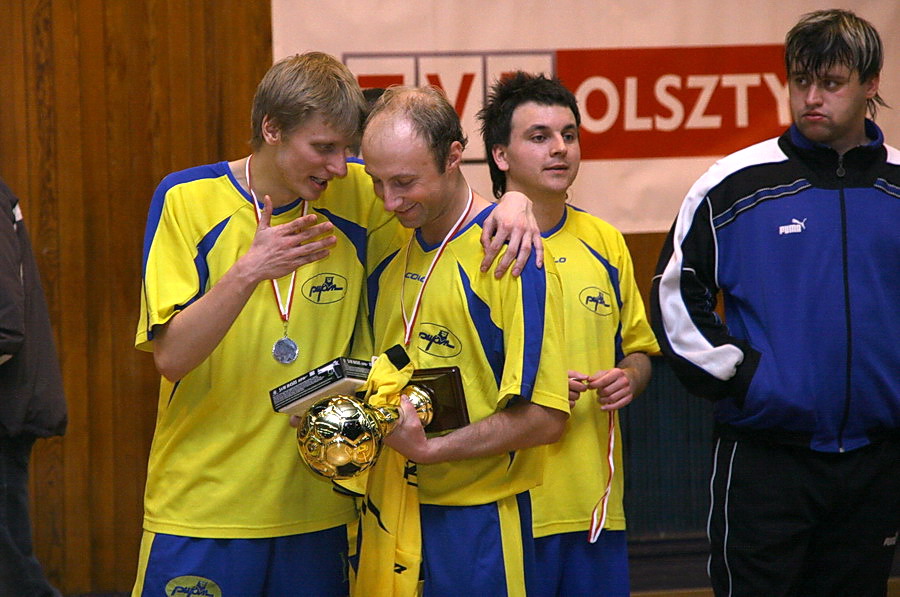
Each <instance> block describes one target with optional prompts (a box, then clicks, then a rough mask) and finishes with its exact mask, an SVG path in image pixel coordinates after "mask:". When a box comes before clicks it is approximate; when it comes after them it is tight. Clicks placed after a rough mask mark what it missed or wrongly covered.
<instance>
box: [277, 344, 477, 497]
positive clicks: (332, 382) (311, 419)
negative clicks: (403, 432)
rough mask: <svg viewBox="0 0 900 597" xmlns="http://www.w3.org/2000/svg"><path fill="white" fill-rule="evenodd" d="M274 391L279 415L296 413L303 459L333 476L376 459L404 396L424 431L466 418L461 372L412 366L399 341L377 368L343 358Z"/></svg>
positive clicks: (345, 474) (445, 427) (358, 469)
mask: <svg viewBox="0 0 900 597" xmlns="http://www.w3.org/2000/svg"><path fill="white" fill-rule="evenodd" d="M357 390H360V391H357ZM269 395H270V398H271V400H272V408H273V409H274V410H275V411H276V412H279V413H286V414H292V415H296V417H299V421H300V422H299V425H297V444H298V445H297V447H298V449H299V451H300V455H301V456H302V458H303V461H304V462H306V464H307V465H308V466H309V468H310V469H312V471H313V472H315V473H316V474H318V475H322V476H323V477H327V478H329V479H336V480H341V479H349V478H352V477H355V476H357V475H359V474H360V473H362V472H363V471H364V470H366V469H367V468H369V467H371V466H372V464H374V463H375V461H376V460H377V458H378V455H379V454H380V453H381V446H382V441H383V440H384V438H385V437H386V436H388V435H389V434H390V433H391V431H393V430H394V428H395V427H396V426H397V424H398V423H400V422H401V416H402V411H401V409H400V400H399V397H400V396H401V395H405V396H406V397H407V398H409V400H410V402H411V403H412V405H413V407H415V409H416V413H417V414H418V416H419V420H420V421H421V422H422V426H423V427H425V431H426V432H427V433H438V432H442V431H447V430H450V429H456V428H458V427H462V426H464V425H467V424H468V423H469V414H468V409H467V408H466V401H465V395H464V393H463V389H462V377H461V376H460V372H459V369H458V368H457V367H437V368H432V369H416V370H413V367H412V364H411V363H410V360H409V356H408V355H407V354H406V352H405V350H404V349H403V348H402V347H401V346H399V345H397V346H394V347H392V348H389V349H388V350H387V351H385V353H384V354H383V355H381V356H380V357H379V358H378V359H376V360H375V364H374V365H373V364H372V363H370V362H368V361H361V360H358V359H351V358H347V357H339V358H337V359H335V360H333V361H331V362H328V363H325V364H323V365H321V366H319V367H317V368H316V369H313V370H312V371H309V372H307V373H304V374H303V375H301V376H299V377H297V378H296V379H293V380H291V381H289V382H287V383H285V384H283V385H281V386H279V387H277V388H275V389H273V390H272V391H271V392H269ZM361 395H364V396H365V398H361V397H358V396H361ZM295 424H296V423H295Z"/></svg>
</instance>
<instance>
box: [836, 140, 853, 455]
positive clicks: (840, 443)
mask: <svg viewBox="0 0 900 597" xmlns="http://www.w3.org/2000/svg"><path fill="white" fill-rule="evenodd" d="M835 174H837V177H838V178H839V179H843V178H844V176H845V175H846V174H847V171H846V170H845V169H844V156H843V155H839V156H838V166H837V170H836V171H835ZM840 182H841V185H840V193H841V250H842V251H843V270H844V271H843V275H844V318H845V325H846V329H847V370H846V380H845V382H844V413H843V416H842V417H841V424H840V427H839V428H838V436H837V440H838V451H840V452H844V429H845V428H846V427H847V419H848V418H849V416H850V371H851V365H852V362H851V361H852V355H853V333H852V331H853V330H852V324H851V318H850V276H849V273H848V271H847V270H848V268H849V264H848V263H847V259H848V251H847V203H846V197H845V196H844V181H843V180H841V181H840Z"/></svg>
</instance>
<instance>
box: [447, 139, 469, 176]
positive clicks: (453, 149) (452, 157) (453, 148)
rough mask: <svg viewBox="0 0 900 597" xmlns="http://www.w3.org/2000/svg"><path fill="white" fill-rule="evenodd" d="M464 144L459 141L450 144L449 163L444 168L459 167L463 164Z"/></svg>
mask: <svg viewBox="0 0 900 597" xmlns="http://www.w3.org/2000/svg"><path fill="white" fill-rule="evenodd" d="M463 149H464V148H463V145H462V143H460V142H459V141H454V142H453V143H451V144H450V151H448V152H447V164H446V168H444V170H445V171H446V170H452V169H453V168H456V169H459V167H460V166H461V165H462V154H463Z"/></svg>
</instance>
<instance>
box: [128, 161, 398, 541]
mask: <svg viewBox="0 0 900 597" xmlns="http://www.w3.org/2000/svg"><path fill="white" fill-rule="evenodd" d="M302 209H303V207H302V201H300V200H297V201H295V202H293V203H291V204H289V205H287V206H284V207H282V208H279V209H277V210H276V211H275V213H274V214H273V216H272V225H273V226H274V225H278V224H282V223H285V222H288V221H291V220H293V219H295V218H297V217H299V216H300V215H301V214H302ZM254 212H255V210H254V206H253V204H252V199H251V198H250V196H249V194H248V193H247V192H246V191H244V190H243V189H242V187H241V186H240V185H239V184H238V183H237V181H236V180H235V179H234V177H233V175H232V173H231V171H230V169H229V165H228V163H227V162H220V163H217V164H211V165H207V166H200V167H196V168H191V169H189V170H185V171H182V172H177V173H174V174H171V175H169V176H168V177H166V178H165V179H164V180H163V182H162V183H161V184H160V186H159V188H158V189H157V191H156V193H155V195H154V197H153V201H152V205H151V207H150V214H149V218H148V223H147V230H146V236H145V242H144V264H143V287H142V293H141V315H140V321H139V323H138V327H137V334H136V338H135V345H136V346H137V347H138V348H140V349H142V350H148V351H152V350H153V347H152V339H153V328H154V326H157V325H161V324H164V323H166V322H167V321H169V320H170V319H171V318H172V317H173V316H174V315H176V314H177V313H178V312H179V311H181V310H182V309H184V308H186V307H187V306H188V305H190V304H191V303H192V302H193V301H195V300H197V299H199V298H200V297H202V296H203V294H204V293H205V292H207V291H208V290H209V289H210V288H212V287H213V286H214V285H215V284H216V283H217V282H218V281H219V279H220V278H221V277H222V276H223V275H224V274H225V273H226V272H227V271H228V269H229V268H230V267H231V266H232V265H233V264H234V263H235V261H237V259H238V258H239V257H240V256H241V255H243V254H244V253H245V252H246V251H247V250H248V249H249V247H250V245H251V243H252V241H253V237H254V234H255V231H256V227H257V223H256V215H255V213H254ZM309 213H315V214H317V215H318V219H319V221H323V220H324V219H328V220H330V221H331V222H332V223H333V224H334V231H333V234H334V235H335V236H337V239H338V240H337V244H336V246H335V247H333V248H332V249H331V254H330V255H329V257H328V258H326V259H324V260H321V261H318V262H315V263H310V264H308V265H305V266H303V267H301V268H300V269H298V270H297V272H296V280H295V287H294V298H293V306H292V309H291V313H290V319H289V323H288V329H287V335H288V336H289V337H291V338H292V339H293V340H294V341H295V342H296V343H297V344H298V346H299V357H298V359H297V360H296V361H295V362H293V363H291V364H290V365H283V364H281V363H278V362H276V361H275V359H274V358H273V356H272V346H273V344H274V343H275V341H276V340H278V339H279V338H281V337H282V336H283V335H284V329H283V323H282V321H281V318H280V314H279V309H278V306H277V303H276V300H275V297H274V293H273V290H272V287H271V284H270V282H269V281H265V282H263V283H261V284H259V285H258V286H257V288H256V289H255V290H254V292H253V294H252V295H251V297H250V299H249V300H248V301H247V304H246V306H245V307H244V309H243V310H242V311H241V313H240V314H239V315H238V317H237V318H236V320H235V321H234V323H233V325H232V326H231V328H230V329H229V330H228V332H227V333H226V335H225V337H224V338H223V340H222V341H221V343H220V344H219V345H218V346H217V347H216V349H215V350H214V351H213V352H212V354H211V355H210V356H209V357H208V358H207V359H206V360H204V361H203V362H202V363H201V364H200V365H198V366H197V367H196V368H195V369H194V370H192V371H191V372H190V373H188V374H187V375H186V376H185V377H184V378H183V379H181V380H180V381H178V382H177V383H171V382H169V381H168V380H166V379H163V380H162V382H161V386H160V393H159V409H158V415H157V421H156V432H155V435H154V439H153V444H152V447H151V452H150V461H149V468H148V476H147V487H146V494H145V518H144V528H145V529H147V530H149V531H153V532H157V533H170V534H177V535H187V536H193V537H210V538H217V537H223V538H253V537H274V536H279V535H288V534H295V533H305V532H312V531H318V530H321V529H325V528H329V527H333V526H336V525H340V524H343V523H346V522H348V521H350V520H352V519H353V518H354V517H355V516H356V513H355V509H354V505H353V503H352V500H350V499H349V498H346V497H342V496H340V495H338V494H336V493H335V492H334V491H333V490H332V485H331V483H330V482H327V481H325V480H324V479H321V478H318V477H316V476H315V475H313V474H312V473H311V472H309V471H308V470H307V468H306V467H305V466H303V465H302V463H301V462H300V461H299V459H298V458H299V457H298V454H297V449H296V440H295V431H294V430H293V429H292V428H291V427H290V425H289V424H288V420H287V417H286V416H283V415H278V414H276V413H274V411H273V409H272V405H271V402H270V399H269V390H271V389H272V388H275V387H277V386H278V385H280V384H283V383H285V382H287V381H289V380H291V379H293V378H295V377H297V376H298V375H300V374H302V373H305V372H306V371H309V370H310V369H312V368H314V367H316V366H318V365H320V364H322V363H324V362H327V361H329V360H331V359H334V358H336V357H338V356H342V355H350V356H357V357H361V358H368V357H369V356H370V355H371V354H372V350H371V345H370V341H371V338H370V336H368V335H367V334H363V335H362V341H360V337H361V336H360V335H357V336H356V338H354V328H355V327H356V325H357V323H358V322H359V321H362V320H364V319H365V312H364V305H365V303H364V301H363V300H362V298H363V288H362V286H363V283H364V280H365V271H366V266H367V263H368V261H369V260H370V259H376V257H375V255H379V254H380V253H379V252H380V251H382V249H383V248H384V247H383V246H382V243H381V240H380V239H381V238H382V237H383V238H385V239H393V235H394V234H395V233H396V229H397V228H398V227H399V224H397V222H396V219H394V218H392V217H391V216H390V214H387V213H386V212H385V211H384V210H383V207H382V205H381V202H380V201H379V200H378V199H377V198H376V196H375V195H374V192H373V189H372V183H371V179H370V178H369V177H368V175H366V174H365V172H364V170H363V168H362V166H361V165H359V164H348V174H347V176H346V177H344V178H342V179H334V180H332V181H330V182H329V184H328V188H327V189H326V190H325V192H324V193H323V194H322V196H321V197H320V198H319V199H318V200H316V201H314V202H311V204H310V209H309ZM290 280H291V276H290V275H288V276H285V277H284V278H281V279H279V280H278V281H277V283H278V285H279V288H280V292H281V296H282V300H286V297H287V295H288V290H289V285H290ZM361 310H362V314H361ZM250 499H252V504H253V507H248V503H250V502H248V500H250Z"/></svg>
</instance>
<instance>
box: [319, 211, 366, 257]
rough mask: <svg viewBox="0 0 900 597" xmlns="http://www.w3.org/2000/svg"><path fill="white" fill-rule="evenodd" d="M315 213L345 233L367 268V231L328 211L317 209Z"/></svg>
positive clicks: (357, 255)
mask: <svg viewBox="0 0 900 597" xmlns="http://www.w3.org/2000/svg"><path fill="white" fill-rule="evenodd" d="M315 211H317V212H319V213H320V214H322V215H324V216H325V217H326V218H328V220H329V221H330V222H331V223H332V224H334V227H335V228H337V229H338V230H340V231H341V232H343V233H344V235H345V236H346V237H347V238H348V239H350V242H351V243H353V247H354V248H355V249H356V258H357V259H359V262H360V264H362V266H363V267H365V266H366V229H365V228H364V227H362V226H360V225H359V224H357V223H356V222H351V221H350V220H347V219H345V218H342V217H340V216H336V215H334V214H333V213H332V212H330V211H328V210H327V209H316V210H315Z"/></svg>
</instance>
